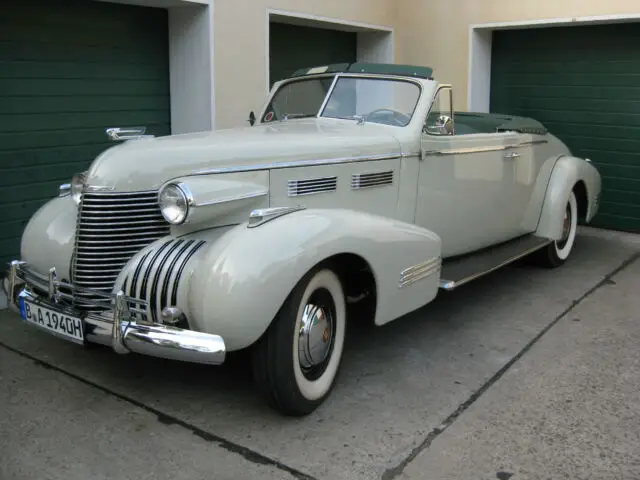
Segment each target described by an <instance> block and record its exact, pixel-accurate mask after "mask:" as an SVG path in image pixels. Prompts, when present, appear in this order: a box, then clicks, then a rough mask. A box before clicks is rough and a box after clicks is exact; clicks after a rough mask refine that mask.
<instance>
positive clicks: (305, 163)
mask: <svg viewBox="0 0 640 480" xmlns="http://www.w3.org/2000/svg"><path fill="white" fill-rule="evenodd" d="M417 155H419V153H411V154H405V153H383V154H379V155H361V156H356V157H336V158H320V159H314V160H292V161H290V162H273V163H261V164H256V165H244V166H236V167H219V168H207V169H203V170H196V171H194V172H191V173H190V174H189V175H209V174H214V173H235V172H253V171H256V170H271V169H276V168H294V167H309V166H315V165H334V164H339V163H356V162H368V161H375V160H394V159H396V158H408V157H414V156H417Z"/></svg>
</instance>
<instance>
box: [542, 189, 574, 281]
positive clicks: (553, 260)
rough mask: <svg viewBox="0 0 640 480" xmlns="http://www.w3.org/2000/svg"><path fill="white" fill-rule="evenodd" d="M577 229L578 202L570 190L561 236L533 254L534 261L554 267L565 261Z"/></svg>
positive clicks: (544, 265) (571, 248)
mask: <svg viewBox="0 0 640 480" xmlns="http://www.w3.org/2000/svg"><path fill="white" fill-rule="evenodd" d="M577 230H578V202H577V200H576V195H575V193H574V192H571V195H569V201H568V202H567V206H566V208H565V212H564V219H563V223H562V237H561V238H560V240H555V241H553V242H551V243H550V244H549V245H548V246H546V247H545V248H543V249H540V250H538V251H537V252H535V254H534V259H535V261H536V263H538V264H539V265H541V266H543V267H547V268H556V267H559V266H561V265H563V264H564V263H565V261H566V260H567V258H569V255H570V254H571V251H572V250H573V245H574V243H575V240H576V232H577Z"/></svg>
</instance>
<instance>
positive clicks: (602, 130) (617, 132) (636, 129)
mask: <svg viewBox="0 0 640 480" xmlns="http://www.w3.org/2000/svg"><path fill="white" fill-rule="evenodd" d="M557 115H558V114H556V113H555V112H554V113H549V114H548V115H545V112H539V113H536V111H535V110H532V116H534V117H535V118H536V119H537V120H538V121H540V122H542V123H543V124H544V125H545V126H546V127H547V128H548V129H549V130H551V131H554V132H560V131H562V133H563V135H565V136H572V137H574V138H577V137H581V138H597V137H600V138H604V139H616V138H619V139H621V140H628V139H629V137H633V136H637V137H638V138H640V119H638V118H635V117H634V118H633V123H637V124H638V125H637V126H625V124H626V122H625V121H624V120H622V119H620V120H619V119H618V118H619V117H620V116H618V115H603V118H598V121H607V120H610V123H609V124H602V125H593V124H591V125H590V124H589V123H587V122H588V121H589V118H588V117H585V116H584V114H582V117H581V118H576V117H577V116H579V115H580V114H578V113H573V114H571V115H569V114H567V115H566V118H565V119H564V121H560V122H558V116H557ZM580 120H582V121H583V122H584V123H582V122H580ZM612 124H613V125H612ZM616 124H618V125H621V126H619V127H618V126H614V125H616ZM583 148H584V147H583Z"/></svg>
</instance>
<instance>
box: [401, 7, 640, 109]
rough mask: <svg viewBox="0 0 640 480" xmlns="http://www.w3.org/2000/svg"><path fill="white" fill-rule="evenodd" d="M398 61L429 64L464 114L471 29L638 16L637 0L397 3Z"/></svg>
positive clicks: (456, 106) (639, 10)
mask: <svg viewBox="0 0 640 480" xmlns="http://www.w3.org/2000/svg"><path fill="white" fill-rule="evenodd" d="M396 2H397V6H398V17H397V20H396V22H397V25H398V28H397V32H396V40H397V42H398V44H400V45H402V49H401V50H400V51H398V55H397V57H398V59H399V60H401V61H403V62H406V63H417V64H423V65H425V64H426V65H429V66H431V67H433V68H434V70H435V76H436V78H437V79H438V80H440V81H442V82H446V83H452V84H453V87H454V91H455V95H454V99H455V100H454V101H455V108H456V109H460V110H466V109H467V78H468V77H467V76H468V64H469V27H470V25H476V24H483V23H497V22H514V21H523V20H542V19H556V18H567V17H583V16H602V15H625V14H638V13H640V1H639V0H533V1H528V0H526V1H525V0H448V1H446V2H441V1H436V0H396Z"/></svg>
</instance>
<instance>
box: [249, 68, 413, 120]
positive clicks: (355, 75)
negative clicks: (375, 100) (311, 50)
mask: <svg viewBox="0 0 640 480" xmlns="http://www.w3.org/2000/svg"><path fill="white" fill-rule="evenodd" d="M323 77H333V80H331V85H330V86H329V89H328V90H327V94H326V95H325V97H324V100H323V101H322V103H321V104H320V107H319V108H318V111H317V112H316V114H315V115H314V116H313V117H306V118H316V119H319V118H327V119H332V120H343V121H347V122H353V121H354V119H351V118H339V117H323V116H322V114H323V113H324V110H325V108H326V106H327V103H329V99H330V98H331V95H332V94H333V91H334V89H335V87H336V84H337V83H338V80H339V79H340V78H366V79H372V80H389V81H394V82H407V83H412V84H414V85H416V86H417V87H418V89H419V94H418V98H417V99H416V104H415V106H414V107H413V111H412V112H411V118H410V119H409V122H408V123H407V124H406V125H405V126H403V127H400V126H396V125H388V126H393V127H396V128H407V127H409V126H410V125H411V123H412V122H413V120H414V116H415V113H416V110H417V109H418V107H419V106H420V102H421V101H422V97H423V95H424V85H423V84H422V83H421V82H420V81H419V80H415V79H413V78H411V77H404V76H400V75H384V74H366V73H357V72H355V73H352V72H349V73H343V72H330V73H321V74H316V75H308V76H302V77H292V78H288V79H286V80H283V81H282V83H281V84H280V86H279V87H278V89H277V90H275V91H274V92H273V94H272V95H271V96H270V98H269V99H268V101H267V102H266V104H265V109H264V110H263V112H262V114H261V115H260V123H261V124H265V125H268V124H270V123H273V122H269V121H264V120H263V119H264V116H265V115H266V113H267V111H266V108H268V106H269V105H270V104H271V102H272V101H273V99H274V98H275V96H276V94H277V93H278V92H279V91H280V90H281V89H283V88H285V87H286V86H287V85H289V84H291V83H295V82H299V81H308V80H312V79H317V78H323ZM291 120H295V117H293V118H291V119H280V120H277V122H283V121H291ZM380 125H382V124H380Z"/></svg>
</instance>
